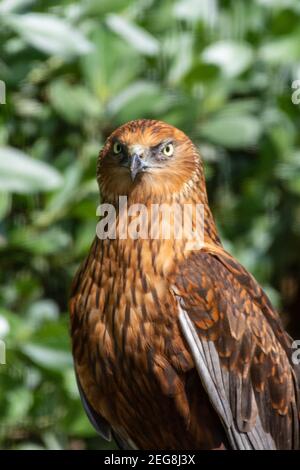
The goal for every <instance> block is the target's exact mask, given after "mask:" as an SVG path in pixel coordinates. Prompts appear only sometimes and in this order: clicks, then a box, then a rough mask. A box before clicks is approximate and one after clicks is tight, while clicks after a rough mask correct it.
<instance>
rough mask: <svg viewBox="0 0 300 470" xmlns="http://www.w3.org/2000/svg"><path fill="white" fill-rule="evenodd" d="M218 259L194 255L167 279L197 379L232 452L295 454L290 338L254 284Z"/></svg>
mask: <svg viewBox="0 0 300 470" xmlns="http://www.w3.org/2000/svg"><path fill="white" fill-rule="evenodd" d="M219 257H221V255H220V254H218V257H216V256H215V254H211V253H196V254H195V253H193V254H191V255H190V257H189V259H187V260H186V262H185V263H183V265H181V266H179V267H178V271H177V273H176V276H175V278H174V279H173V281H172V285H173V292H174V294H175V296H176V299H177V304H178V310H179V322H180V326H181V329H182V332H183V336H184V338H185V340H186V342H187V344H188V346H189V349H190V352H191V354H192V357H193V359H194V363H195V367H196V369H197V371H198V374H199V376H200V379H201V381H202V383H203V386H204V388H205V390H206V392H207V394H208V396H209V399H210V401H211V403H212V405H213V407H214V408H215V410H216V411H217V413H218V415H219V417H220V419H221V421H222V423H223V426H224V429H225V431H226V433H227V435H228V439H229V441H230V444H231V446H232V447H233V448H234V449H277V448H281V449H291V448H294V449H295V448H299V396H298V394H299V383H298V381H297V375H298V374H299V371H298V370H294V368H295V367H296V366H294V365H293V364H292V362H291V358H290V355H291V353H292V350H291V349H289V348H290V344H291V340H290V338H289V336H288V335H287V334H285V332H284V330H283V328H282V326H281V322H280V319H279V316H278V314H277V313H276V312H275V311H274V310H273V309H272V307H271V304H270V302H269V300H268V299H267V297H266V296H265V294H264V293H263V291H262V290H261V289H260V287H259V286H258V284H257V283H256V281H255V280H254V278H253V277H252V276H251V275H250V274H249V275H248V276H247V271H246V270H245V269H244V268H242V267H240V265H239V264H238V263H237V262H235V261H234V260H233V259H229V255H227V254H226V255H224V259H221V261H220V260H219V259H218V258H219ZM260 296H261V297H260Z"/></svg>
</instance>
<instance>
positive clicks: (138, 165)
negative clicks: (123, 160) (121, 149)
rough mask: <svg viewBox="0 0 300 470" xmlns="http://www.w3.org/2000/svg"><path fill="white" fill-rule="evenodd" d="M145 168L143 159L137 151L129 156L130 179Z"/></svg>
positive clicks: (133, 178)
mask: <svg viewBox="0 0 300 470" xmlns="http://www.w3.org/2000/svg"><path fill="white" fill-rule="evenodd" d="M145 168H147V165H146V163H145V161H144V160H143V159H142V158H141V156H140V155H139V154H137V153H134V154H133V155H132V157H131V164H130V174H131V179H132V181H134V180H135V177H136V175H137V174H138V173H141V172H142V171H144V170H145Z"/></svg>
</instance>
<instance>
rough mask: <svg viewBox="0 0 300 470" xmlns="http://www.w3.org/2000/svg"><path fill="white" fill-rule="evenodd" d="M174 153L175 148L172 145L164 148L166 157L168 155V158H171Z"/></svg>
mask: <svg viewBox="0 0 300 470" xmlns="http://www.w3.org/2000/svg"><path fill="white" fill-rule="evenodd" d="M173 152H174V147H173V145H172V144H167V145H165V146H164V148H163V154H164V155H166V156H167V157H171V155H173Z"/></svg>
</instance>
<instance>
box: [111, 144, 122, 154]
mask: <svg viewBox="0 0 300 470" xmlns="http://www.w3.org/2000/svg"><path fill="white" fill-rule="evenodd" d="M113 150H114V153H115V154H116V155H117V154H118V153H121V152H122V145H121V144H120V143H119V142H115V143H114V147H113Z"/></svg>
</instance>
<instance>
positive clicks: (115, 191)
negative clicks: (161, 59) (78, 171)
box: [70, 119, 300, 450]
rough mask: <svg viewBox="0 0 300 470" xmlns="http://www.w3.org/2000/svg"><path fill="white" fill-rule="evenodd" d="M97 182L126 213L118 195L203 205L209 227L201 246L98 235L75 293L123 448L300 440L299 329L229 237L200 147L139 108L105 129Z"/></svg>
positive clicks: (94, 417)
mask: <svg viewBox="0 0 300 470" xmlns="http://www.w3.org/2000/svg"><path fill="white" fill-rule="evenodd" d="M97 181H98V184H99V187H100V193H101V200H102V203H105V204H107V205H112V206H113V207H114V208H115V210H116V224H117V225H118V224H120V219H121V212H120V209H119V208H118V200H119V197H120V196H126V197H127V201H128V207H129V206H132V205H133V204H140V205H141V204H142V205H143V206H144V207H146V211H150V209H151V207H152V206H153V205H155V204H156V205H161V204H169V205H171V204H173V203H176V204H177V205H179V206H180V207H183V206H184V205H186V204H192V205H195V204H200V205H202V207H203V212H204V217H203V225H202V228H203V232H204V237H203V243H202V244H201V246H200V248H197V249H196V248H195V249H191V247H190V246H188V243H189V241H188V237H187V235H186V233H185V232H184V231H183V235H182V237H176V236H171V237H169V238H168V237H162V236H160V232H159V233H158V234H157V233H156V236H152V237H151V236H148V237H129V236H120V233H119V231H117V233H115V234H114V236H111V237H109V236H107V237H106V238H105V237H102V238H101V237H99V236H96V237H95V239H94V242H93V243H92V246H91V249H90V252H89V255H88V256H87V258H86V260H85V261H84V263H83V264H82V265H81V267H80V269H79V271H78V272H77V274H76V276H75V279H74V281H73V285H72V293H71V299H70V315H71V335H72V349H73V357H74V365H75V372H76V377H77V382H78V387H79V390H80V395H81V399H82V402H83V405H84V408H85V411H86V413H87V415H88V417H89V418H90V421H91V422H92V424H93V425H94V426H95V428H96V429H97V430H98V432H99V433H100V434H101V435H102V436H103V437H104V438H106V439H108V440H110V439H111V438H112V437H114V438H115V440H116V442H117V443H118V445H119V446H120V447H121V448H123V449H146V450H151V449H158V450H187V449H215V450H219V449H298V448H299V411H300V405H299V403H300V402H299V383H300V373H299V366H297V365H295V364H294V363H293V360H292V352H293V349H292V339H291V338H290V336H289V335H288V334H287V333H286V332H285V330H284V328H283V326H282V323H281V320H280V318H279V315H278V313H277V312H276V311H275V310H274V308H273V307H272V305H271V303H270V301H269V299H268V297H267V296H266V294H265V293H264V292H263V290H262V289H261V287H260V286H259V284H258V283H257V282H256V280H255V279H254V278H253V277H252V275H251V274H249V273H248V272H247V270H246V269H245V268H244V267H242V266H241V265H240V264H239V262H238V261H237V260H235V259H234V258H233V257H232V256H231V255H230V254H229V253H227V252H226V251H225V250H224V248H223V246H222V244H221V241H220V239H219V236H218V233H217V229H216V226H215V223H214V219H213V216H212V214H211V211H210V208H209V205H208V199H207V193H206V184H205V178H204V173H203V164H202V161H201V158H200V155H199V153H198V150H197V148H196V146H195V145H194V144H193V143H192V141H191V140H190V139H189V138H188V137H187V136H186V135H185V134H184V133H183V132H182V131H180V130H178V129H176V128H174V127H172V126H171V125H168V124H166V123H164V122H161V121H154V120H144V119H143V120H136V121H131V122H129V123H127V124H125V125H123V126H121V127H120V128H118V129H117V130H116V131H114V132H113V133H112V134H111V136H110V137H109V138H108V139H107V141H106V143H105V145H104V147H103V149H102V151H101V152H100V155H99V160H98V165H97ZM107 207H108V206H107ZM109 207H110V206H109ZM122 217H123V215H122ZM130 220H131V219H130ZM172 220H173V222H172V223H173V225H174V218H173V219H172ZM172 223H171V222H170V224H171V225H172Z"/></svg>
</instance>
